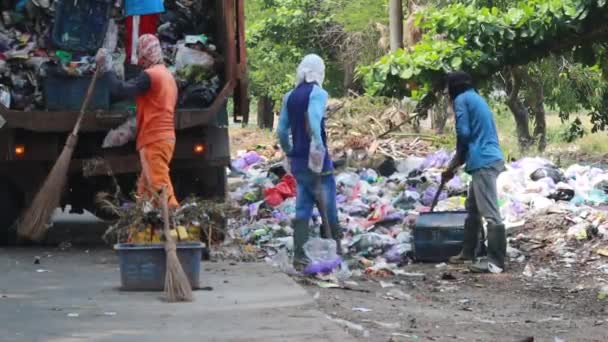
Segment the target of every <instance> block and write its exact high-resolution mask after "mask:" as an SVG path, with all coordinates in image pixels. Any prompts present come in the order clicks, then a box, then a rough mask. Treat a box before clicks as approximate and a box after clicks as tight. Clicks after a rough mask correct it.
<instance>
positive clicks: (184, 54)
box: [175, 44, 215, 71]
mask: <svg viewBox="0 0 608 342" xmlns="http://www.w3.org/2000/svg"><path fill="white" fill-rule="evenodd" d="M214 63H215V61H214V60H213V57H212V56H211V55H210V54H208V53H206V52H203V51H197V50H194V49H191V48H189V47H187V46H186V45H184V44H180V45H179V46H178V47H177V55H176V56H175V70H177V71H180V70H182V69H183V68H185V67H187V66H188V65H191V64H195V65H202V66H204V67H207V68H212V67H213V64H214Z"/></svg>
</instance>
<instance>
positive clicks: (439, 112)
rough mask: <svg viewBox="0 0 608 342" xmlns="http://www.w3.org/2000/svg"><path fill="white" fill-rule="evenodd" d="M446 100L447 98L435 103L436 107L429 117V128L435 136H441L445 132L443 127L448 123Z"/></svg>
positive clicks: (447, 104)
mask: <svg viewBox="0 0 608 342" xmlns="http://www.w3.org/2000/svg"><path fill="white" fill-rule="evenodd" d="M448 106H449V103H448V99H447V97H445V96H444V97H442V98H441V99H440V100H439V101H437V105H436V106H435V108H433V112H432V116H431V127H432V128H433V130H434V131H435V133H437V134H443V131H444V130H445V125H446V123H447V121H448V118H449V114H448Z"/></svg>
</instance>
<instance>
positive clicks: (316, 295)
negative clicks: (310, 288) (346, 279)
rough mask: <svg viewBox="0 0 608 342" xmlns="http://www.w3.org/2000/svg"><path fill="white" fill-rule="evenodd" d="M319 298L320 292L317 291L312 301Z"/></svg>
mask: <svg viewBox="0 0 608 342" xmlns="http://www.w3.org/2000/svg"><path fill="white" fill-rule="evenodd" d="M319 298H321V292H319V291H317V292H316V293H315V294H314V296H312V299H314V300H318V299H319Z"/></svg>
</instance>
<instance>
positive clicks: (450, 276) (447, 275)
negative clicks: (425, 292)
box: [441, 272, 456, 280]
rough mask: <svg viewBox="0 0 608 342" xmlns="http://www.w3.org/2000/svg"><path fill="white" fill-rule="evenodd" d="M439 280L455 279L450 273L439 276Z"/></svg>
mask: <svg viewBox="0 0 608 342" xmlns="http://www.w3.org/2000/svg"><path fill="white" fill-rule="evenodd" d="M441 280H456V277H455V276H454V275H453V274H452V273H450V272H444V273H443V274H441Z"/></svg>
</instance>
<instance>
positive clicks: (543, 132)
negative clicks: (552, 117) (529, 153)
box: [527, 81, 547, 152]
mask: <svg viewBox="0 0 608 342" xmlns="http://www.w3.org/2000/svg"><path fill="white" fill-rule="evenodd" d="M530 84H531V88H532V89H530V90H531V94H530V96H529V97H530V98H529V99H528V101H527V105H528V108H530V112H531V114H532V115H533V116H534V138H535V139H537V141H538V152H544V151H545V148H546V147H547V120H546V114H545V93H544V90H543V85H542V83H540V82H537V81H531V82H530Z"/></svg>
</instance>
